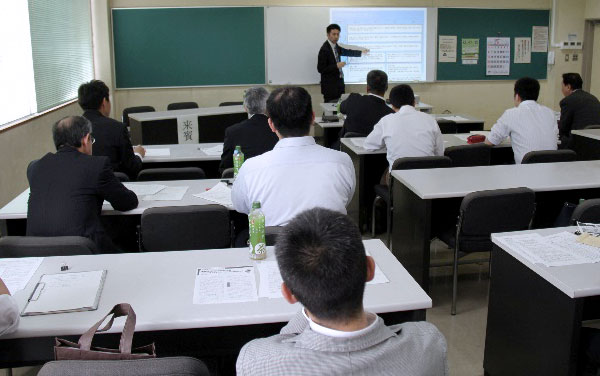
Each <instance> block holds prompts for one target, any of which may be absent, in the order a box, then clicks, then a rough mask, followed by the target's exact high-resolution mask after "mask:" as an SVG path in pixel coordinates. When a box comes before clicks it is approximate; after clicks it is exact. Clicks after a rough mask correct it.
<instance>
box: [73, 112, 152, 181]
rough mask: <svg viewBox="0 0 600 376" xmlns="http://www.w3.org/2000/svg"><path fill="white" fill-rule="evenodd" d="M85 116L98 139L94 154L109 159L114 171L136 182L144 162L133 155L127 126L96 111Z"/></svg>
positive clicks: (93, 148)
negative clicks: (122, 173)
mask: <svg viewBox="0 0 600 376" xmlns="http://www.w3.org/2000/svg"><path fill="white" fill-rule="evenodd" d="M83 116H84V117H85V118H86V119H88V120H89V121H91V122H92V136H94V138H95V139H96V142H95V143H94V146H93V147H92V154H93V155H96V156H104V157H108V158H109V159H110V163H111V165H112V168H113V170H114V171H119V172H124V173H125V174H127V176H129V178H130V179H132V180H135V179H136V178H137V174H138V172H140V170H141V169H142V160H141V159H140V158H139V157H138V156H136V155H135V154H134V153H133V148H132V147H131V141H130V140H129V132H127V127H126V126H125V124H123V123H121V122H120V121H117V120H114V119H111V118H109V117H106V116H104V115H102V114H101V113H100V112H99V111H94V110H87V111H85V112H84V113H83Z"/></svg>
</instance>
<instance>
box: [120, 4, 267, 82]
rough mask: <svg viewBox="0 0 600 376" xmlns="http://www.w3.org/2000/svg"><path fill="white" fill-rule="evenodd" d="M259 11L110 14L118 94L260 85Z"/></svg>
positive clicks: (262, 41) (225, 9)
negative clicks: (138, 90)
mask: <svg viewBox="0 0 600 376" xmlns="http://www.w3.org/2000/svg"><path fill="white" fill-rule="evenodd" d="M264 17H265V16H264V7H221V8H212V7H211V8H209V7H180V8H115V9H113V10H112V30H113V49H114V67H115V83H116V87H117V88H120V89H125V88H156V87H186V86H219V85H256V84H258V85H260V84H265V83H266V69H265V66H266V63H265V35H264V31H265V26H264V25H265V19H264Z"/></svg>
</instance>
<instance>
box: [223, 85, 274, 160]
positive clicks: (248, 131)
mask: <svg viewBox="0 0 600 376" xmlns="http://www.w3.org/2000/svg"><path fill="white" fill-rule="evenodd" d="M268 97H269V92H268V91H267V90H266V89H265V88H264V87H253V88H250V89H248V90H246V92H245V93H244V109H245V110H246V112H247V113H248V116H249V118H248V120H244V121H242V122H241V123H238V124H234V125H232V126H230V127H227V129H225V142H224V143H223V155H221V165H220V166H219V170H220V171H221V172H223V170H225V169H226V168H231V167H233V151H234V150H235V147H236V146H241V148H242V152H243V153H244V158H245V159H249V158H252V157H255V156H257V155H260V154H262V153H264V152H265V151H269V150H273V147H274V146H275V144H276V143H277V135H276V134H275V133H273V132H272V131H271V129H270V128H269V123H268V122H267V115H265V113H266V112H267V108H266V107H267V98H268Z"/></svg>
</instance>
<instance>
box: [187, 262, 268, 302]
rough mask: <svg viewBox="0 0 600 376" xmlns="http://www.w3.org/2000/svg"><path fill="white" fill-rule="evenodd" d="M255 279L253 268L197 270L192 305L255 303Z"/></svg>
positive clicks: (256, 297)
mask: <svg viewBox="0 0 600 376" xmlns="http://www.w3.org/2000/svg"><path fill="white" fill-rule="evenodd" d="M257 300H258V296H257V294H256V277H255V275H254V267H253V266H239V267H228V268H222V267H216V268H198V270H197V271H196V281H195V284H194V298H193V303H194V304H219V303H242V302H255V301H257Z"/></svg>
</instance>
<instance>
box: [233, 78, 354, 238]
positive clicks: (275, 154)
mask: <svg viewBox="0 0 600 376" xmlns="http://www.w3.org/2000/svg"><path fill="white" fill-rule="evenodd" d="M267 113H268V116H269V127H270V128H271V130H272V131H273V132H275V133H276V134H277V137H279V142H277V145H275V148H273V150H271V151H268V152H266V153H264V154H262V155H259V156H256V157H254V158H251V159H249V160H247V161H246V162H244V164H243V165H242V168H240V171H239V173H238V176H237V178H236V179H235V182H234V183H233V190H232V193H231V199H232V201H233V207H234V208H235V210H237V211H238V212H240V213H245V214H248V212H250V209H251V208H252V202H254V201H260V203H261V205H262V211H263V212H264V214H265V221H266V225H267V226H281V225H285V224H286V223H287V222H288V221H289V220H290V219H292V217H294V216H295V215H296V214H297V213H299V212H301V211H303V210H306V209H309V208H313V207H316V206H320V207H325V208H328V209H332V210H335V211H338V212H340V213H344V214H345V213H346V205H347V204H348V202H350V199H351V198H352V195H353V194H354V185H355V176H354V166H353V165H352V161H351V160H350V157H349V156H348V155H347V154H345V153H341V152H339V151H336V150H331V149H328V148H325V147H322V146H319V145H317V144H316V143H315V139H314V138H312V137H311V136H309V135H308V133H309V131H310V126H311V125H312V123H313V121H314V118H315V114H314V113H313V111H312V102H311V98H310V94H308V92H307V91H306V90H305V89H303V88H301V87H283V88H280V89H277V90H275V91H273V92H272V93H271V95H270V96H269V99H268V100H267Z"/></svg>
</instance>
